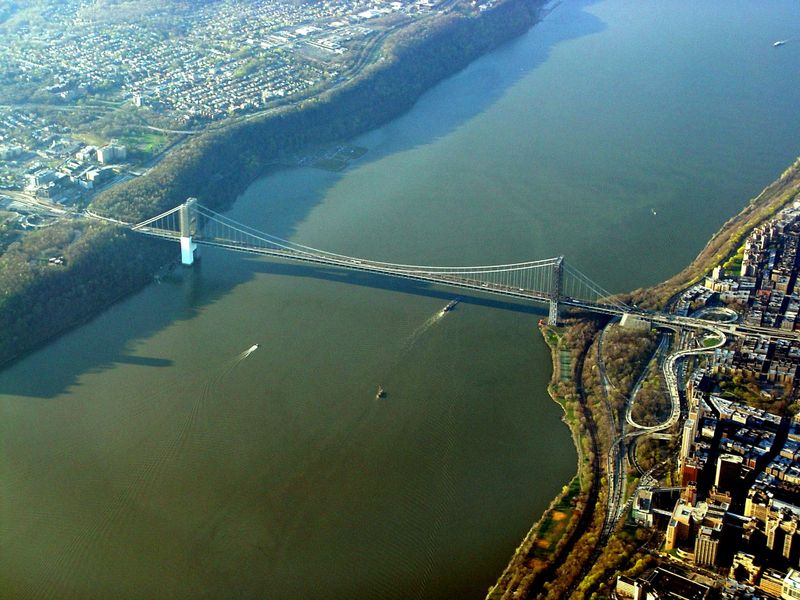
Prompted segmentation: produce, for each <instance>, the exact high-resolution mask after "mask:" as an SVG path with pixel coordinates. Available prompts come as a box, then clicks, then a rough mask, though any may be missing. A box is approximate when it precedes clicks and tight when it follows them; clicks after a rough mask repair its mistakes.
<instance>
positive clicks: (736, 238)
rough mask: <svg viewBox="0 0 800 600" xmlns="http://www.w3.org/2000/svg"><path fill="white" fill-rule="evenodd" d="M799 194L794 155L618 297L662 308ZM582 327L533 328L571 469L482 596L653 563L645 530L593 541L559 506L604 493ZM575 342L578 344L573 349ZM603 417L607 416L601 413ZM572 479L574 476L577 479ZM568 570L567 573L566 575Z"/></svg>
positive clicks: (598, 587)
mask: <svg viewBox="0 0 800 600" xmlns="http://www.w3.org/2000/svg"><path fill="white" fill-rule="evenodd" d="M799 197H800V159H798V160H796V161H795V162H794V163H793V164H792V165H791V166H790V167H789V168H788V169H786V170H785V171H784V172H783V173H782V174H781V176H780V177H779V178H778V179H777V180H776V181H774V182H773V183H771V184H770V185H769V186H767V187H766V188H764V190H762V192H761V193H760V194H759V195H758V196H756V197H755V198H753V199H752V200H751V201H750V202H749V203H748V204H747V205H746V206H745V207H744V208H743V209H742V210H741V211H740V212H739V213H738V214H737V215H736V216H734V217H732V218H731V219H729V220H728V221H726V222H725V223H724V224H723V225H722V227H721V228H720V229H719V230H718V231H717V232H716V233H715V234H714V235H713V236H712V237H711V239H710V240H709V241H708V243H707V244H706V246H705V247H704V248H703V250H702V251H701V252H700V254H698V256H697V258H695V259H694V260H693V261H692V262H691V263H690V264H689V265H688V266H687V267H686V268H685V269H683V270H682V271H680V272H679V273H677V274H676V275H675V276H673V277H672V278H670V279H668V280H667V281H665V282H663V283H661V284H659V285H657V286H654V287H653V288H650V289H640V290H635V291H634V292H632V293H631V294H630V295H629V297H628V298H626V300H627V301H633V302H636V303H638V304H640V305H641V306H647V307H650V308H663V307H664V306H666V304H667V303H668V302H669V300H670V299H671V298H672V297H673V296H674V295H675V294H676V293H678V292H679V291H681V290H683V289H685V288H687V287H689V286H691V285H693V284H694V283H697V282H698V281H700V280H701V279H702V278H703V277H704V276H705V275H706V274H707V273H708V272H710V271H711V270H712V269H713V268H714V267H716V266H717V265H720V264H722V263H724V262H725V261H726V260H727V259H729V258H730V257H731V256H733V255H734V254H735V253H736V252H737V251H738V249H739V247H740V246H741V245H742V243H743V241H744V239H746V237H747V236H748V235H749V233H750V232H751V231H752V230H753V229H755V228H756V227H758V226H759V225H761V224H762V223H764V222H765V221H767V220H769V219H770V218H771V217H772V216H773V215H775V213H777V212H778V211H779V210H780V209H781V208H783V207H784V206H786V205H787V204H788V203H789V202H792V201H795V200H797V199H798V198H799ZM587 328H588V330H589V331H590V330H591V329H592V328H593V321H589V320H578V321H574V322H572V323H570V324H569V325H568V326H567V327H565V328H560V329H554V328H550V327H547V326H543V327H542V328H541V333H542V336H543V338H544V340H545V342H546V343H547V345H548V347H549V348H550V353H551V359H552V370H553V371H552V380H551V384H550V386H548V392H549V394H550V396H551V398H552V399H553V400H554V401H555V402H557V403H558V404H559V405H560V406H561V407H562V409H563V410H564V422H565V423H566V424H567V426H568V427H569V428H570V432H571V433H572V438H573V441H574V443H575V448H576V450H577V451H578V456H579V460H578V474H577V475H576V478H575V479H573V480H572V482H570V484H569V485H568V486H565V487H564V489H563V490H562V492H561V493H560V494H559V495H558V496H557V497H556V498H554V499H553V501H552V502H551V504H550V506H549V507H548V508H547V510H546V511H545V512H544V514H543V515H542V517H541V518H540V519H539V520H538V521H537V522H536V523H535V524H534V525H533V527H531V529H530V530H529V531H528V533H527V535H526V536H525V538H524V539H523V541H522V543H521V544H520V545H519V547H518V548H517V549H516V550H515V552H514V554H513V556H512V558H511V560H510V561H509V563H508V565H507V567H506V569H505V570H504V572H503V573H502V575H501V576H500V578H499V579H498V581H497V583H496V584H495V585H494V586H493V587H492V588H491V589H490V590H489V594H488V595H487V600H498V599H501V598H502V599H510V598H527V597H542V598H557V597H560V596H559V595H558V594H560V593H562V592H563V593H564V594H565V597H566V596H569V597H578V598H583V597H585V596H587V595H588V594H590V593H592V592H597V591H600V592H602V593H607V592H608V591H609V590H610V589H611V584H612V580H613V579H615V577H616V574H618V573H622V574H626V575H629V576H635V575H637V574H639V573H640V572H642V571H643V570H644V569H645V568H646V567H647V566H648V565H651V564H652V563H653V562H654V559H653V557H651V556H650V555H649V554H648V553H647V552H646V551H645V550H644V547H645V546H646V544H647V543H648V542H649V541H650V537H652V536H650V535H648V534H647V533H646V532H642V531H640V530H638V529H636V528H633V529H629V530H625V529H616V530H615V531H614V532H613V533H612V534H611V536H610V537H609V539H608V540H607V543H606V545H605V547H600V548H597V542H598V537H597V533H596V531H595V530H594V529H593V528H589V527H587V525H588V521H589V520H588V519H584V520H583V522H580V521H581V520H580V519H579V516H580V515H581V512H580V511H579V510H577V509H574V508H573V510H572V511H571V512H569V511H567V510H566V508H567V507H568V506H572V507H575V506H577V505H578V503H579V502H580V499H581V498H582V497H583V495H586V497H589V496H590V495H593V496H594V498H595V501H596V499H597V497H598V496H606V495H607V494H608V491H609V490H608V474H605V476H601V474H600V470H601V468H600V463H601V462H602V461H600V460H599V456H601V447H600V446H601V444H600V443H598V441H597V436H596V432H597V429H598V423H596V422H595V421H594V417H593V414H592V412H591V409H590V408H589V407H590V406H591V405H592V404H599V403H600V400H601V399H600V398H599V396H600V394H599V393H597V392H596V391H595V392H592V390H591V389H590V390H588V391H587V394H586V395H583V394H582V393H581V392H582V391H583V390H584V386H585V381H584V372H583V361H584V360H585V358H586V356H587V353H588V352H589V351H590V349H591V348H592V347H593V345H594V336H593V335H592V334H589V339H586V337H587V334H586V331H587ZM571 337H574V338H577V339H578V340H580V341H579V342H578V343H577V344H575V342H574V341H570V338H571ZM576 347H577V348H580V349H581V350H580V351H579V352H578V354H577V356H574V354H575V349H576ZM565 351H568V352H569V362H570V366H568V367H567V368H565V365H564V362H565V356H564V353H565ZM617 358H618V359H624V358H625V357H624V356H618V357H617ZM631 360H633V356H631V357H629V359H628V362H630V361H631ZM578 367H580V368H578ZM592 371H594V369H592ZM595 389H597V388H595ZM596 396H597V397H596ZM601 418H603V417H601ZM606 420H607V421H608V419H607V418H606ZM608 424H609V423H606V425H608ZM589 465H594V467H593V469H591V470H590V469H588V466H589ZM587 480H588V485H587ZM576 482H579V484H578V485H577V486H576ZM593 489H594V491H592V490H593ZM578 490H579V491H578ZM600 512H602V511H600ZM556 515H558V516H561V515H564V517H563V520H564V521H565V523H564V524H561V525H560V526H559V527H557V528H553V527H552V526H551V524H552V523H553V522H554V520H555V517H556ZM578 545H582V546H586V547H588V548H591V549H592V550H593V551H591V552H586V551H584V552H582V553H580V554H581V555H582V556H577V554H578V553H574V554H573V555H571V556H570V557H569V558H570V560H571V562H573V563H577V566H579V567H580V568H577V569H573V570H572V571H571V573H570V572H568V571H567V569H565V568H564V565H563V564H562V563H563V562H564V561H565V559H566V556H565V554H566V553H565V552H564V549H565V548H570V549H572V548H575V547H576V546H578ZM543 548H544V549H547V550H552V552H551V553H550V554H549V555H545V556H542V554H541V552H540V551H541V549H543ZM595 548H597V550H594V549H595ZM576 559H577V560H576ZM592 560H593V562H592ZM555 571H558V572H559V573H560V577H559V590H558V591H556V593H555V595H554V590H553V589H551V588H549V587H547V586H546V584H547V581H548V580H549V579H550V578H551V577H552V573H553V572H555ZM548 574H549V575H550V577H548ZM570 574H571V575H572V576H573V578H572V579H569V575H570Z"/></svg>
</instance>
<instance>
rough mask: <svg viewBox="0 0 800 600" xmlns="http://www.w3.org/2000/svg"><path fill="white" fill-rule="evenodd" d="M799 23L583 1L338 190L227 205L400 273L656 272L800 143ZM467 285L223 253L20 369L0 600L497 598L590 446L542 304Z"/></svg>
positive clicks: (9, 399) (11, 382) (421, 109)
mask: <svg viewBox="0 0 800 600" xmlns="http://www.w3.org/2000/svg"><path fill="white" fill-rule="evenodd" d="M799 17H800V6H799V5H798V4H797V3H796V2H794V1H792V0H775V1H773V2H770V3H769V5H768V6H767V5H765V4H763V3H760V2H755V1H744V0H725V1H724V2H723V1H722V0H715V1H708V2H703V3H697V2H694V1H693V0H670V1H666V2H655V1H647V2H642V1H641V0H628V1H626V0H607V1H600V2H581V1H577V0H575V1H573V0H566V1H565V2H563V3H562V4H560V5H559V6H557V7H556V8H555V10H554V11H553V12H552V13H551V14H550V15H549V16H548V17H547V18H546V19H545V21H544V22H542V23H541V24H540V25H538V26H537V27H535V28H534V29H533V30H532V31H531V32H529V33H528V34H527V35H525V36H523V37H522V38H520V39H518V40H515V41H513V42H512V43H510V44H508V45H506V46H504V47H502V48H500V49H499V50H497V51H495V52H494V53H492V54H491V55H489V56H486V57H484V58H482V59H480V60H478V61H477V62H475V63H474V64H473V65H471V66H470V67H468V68H467V69H465V70H464V71H463V72H461V73H459V74H458V75H456V76H455V77H453V78H451V79H449V80H447V81H445V82H443V83H442V84H441V85H439V86H438V87H436V88H435V89H433V90H432V91H430V92H429V93H428V94H426V95H425V96H424V97H423V98H422V99H421V100H420V101H419V102H418V104H417V105H416V106H415V107H414V108H413V109H412V110H411V111H410V112H409V113H408V114H407V115H405V116H403V117H401V118H399V119H397V120H395V121H393V122H391V123H389V124H388V125H386V126H385V127H383V128H381V129H379V130H376V131H374V132H371V133H369V134H367V135H365V136H363V137H361V138H359V139H357V140H354V141H353V143H355V144H358V145H361V146H364V147H366V148H368V150H369V152H368V154H367V155H366V156H364V157H363V158H361V159H359V160H358V161H356V162H355V163H353V164H352V165H351V167H349V168H348V169H347V170H345V171H344V172H342V173H335V174H334V173H327V172H323V171H317V170H313V169H293V170H287V171H282V172H278V173H275V174H272V175H270V176H268V177H265V178H264V179H262V180H260V181H258V182H256V183H254V184H253V185H252V186H251V187H250V189H248V190H247V192H246V193H245V194H244V195H243V197H242V198H241V199H240V201H239V202H238V203H237V204H236V206H235V208H234V210H233V211H232V216H233V217H234V218H236V219H239V220H241V221H245V222H247V223H249V224H251V225H253V226H254V227H257V228H260V229H263V230H265V231H268V232H270V233H274V234H278V235H281V236H284V237H290V238H291V239H293V240H296V241H299V242H302V243H306V244H309V245H312V246H316V247H320V248H323V249H328V250H332V251H336V252H341V253H345V254H352V255H356V256H364V257H368V258H375V259H383V260H388V261H392V262H409V263H417V264H482V263H496V262H513V261H521V260H527V259H534V258H545V257H549V256H554V255H557V254H563V255H565V256H566V257H567V260H568V261H569V262H571V263H572V264H574V265H576V266H577V267H578V268H580V269H581V270H582V271H584V272H585V273H587V274H588V275H589V276H591V277H592V278H593V279H595V280H596V281H598V282H599V283H600V284H601V285H603V286H605V287H607V288H609V289H612V290H624V289H630V288H634V287H640V286H644V285H648V284H652V283H654V282H657V281H659V280H662V279H664V278H666V277H668V276H669V275H671V274H673V273H674V272H675V271H677V270H678V269H680V268H681V267H682V266H683V265H684V264H685V263H687V262H688V261H689V260H690V259H691V258H692V257H693V256H694V255H695V254H696V253H697V252H698V251H699V250H700V248H701V247H702V246H703V244H704V243H705V241H706V239H707V238H708V237H709V235H710V234H711V233H712V232H713V231H714V230H716V229H717V228H718V227H719V225H720V224H721V223H722V222H723V221H724V220H725V219H726V218H728V217H729V216H731V215H732V214H734V213H735V212H736V211H738V210H739V209H740V208H741V207H742V206H743V205H744V203H745V202H746V201H747V200H748V199H749V198H750V197H752V196H753V195H755V194H756V193H757V192H758V191H759V190H760V189H761V188H762V187H764V186H765V185H766V184H768V183H769V182H770V181H772V180H773V179H774V178H775V177H776V176H777V175H778V174H779V173H780V172H781V171H782V170H783V169H784V168H785V167H786V166H787V165H788V164H789V163H790V162H791V161H792V160H793V158H794V157H795V156H796V155H797V153H798V147H797V140H798V139H800V121H798V119H797V115H798V114H800V95H798V94H797V93H796V80H797V71H798V65H800V60H798V59H800V37H798V38H796V40H795V39H794V38H793V36H797V35H800V31H799V30H798V29H800V26H798V25H797V23H800V18H799ZM787 38H792V39H790V41H789V42H788V43H787V44H786V45H784V46H781V47H779V48H773V47H772V42H773V41H775V40H778V39H787ZM176 252H177V248H176ZM451 297H452V293H451V292H449V291H447V290H444V289H436V288H430V287H427V286H420V285H417V284H412V283H408V282H406V283H403V282H397V281H391V280H388V279H383V278H379V277H371V276H366V275H361V274H353V273H345V272H339V271H336V270H333V269H325V268H318V267H312V266H302V265H300V266H298V265H288V264H279V263H275V262H270V261H268V260H264V259H258V258H253V257H247V256H243V255H238V254H232V253H225V252H222V251H213V250H209V251H205V252H204V255H203V258H202V261H201V264H200V265H199V266H198V267H197V268H196V269H194V270H188V271H181V270H179V272H177V273H176V274H175V275H174V276H172V277H169V278H167V280H165V281H164V282H163V283H162V284H160V285H156V284H154V285H151V286H150V287H148V288H147V289H146V290H144V291H143V292H141V293H140V294H138V295H136V296H135V297H132V298H130V299H128V300H125V301H124V302H121V303H119V304H117V305H116V306H114V307H113V308H111V309H110V310H108V311H107V312H106V313H104V314H103V315H101V316H100V317H98V318H97V319H95V320H94V321H92V322H91V323H88V324H87V325H85V326H83V327H81V328H79V329H78V330H76V331H74V332H72V333H70V334H69V335H66V336H64V337H62V338H61V339H59V340H57V341H55V342H53V343H52V344H50V345H48V346H47V347H46V348H44V349H42V350H41V351H39V352H37V353H35V354H33V355H31V356H29V357H28V358H26V359H25V360H23V361H20V362H19V363H17V364H16V365H14V366H12V367H11V368H8V369H6V370H5V371H3V372H2V373H0V450H2V456H1V458H0V596H2V597H9V598H11V597H13V598H70V597H72V598H86V597H96V598H102V597H109V598H110V597H114V598H124V597H129V598H144V597H151V598H164V597H210V598H219V597H244V598H247V597H263V598H320V599H322V598H349V599H356V598H364V599H367V598H369V599H371V598H385V599H395V598H396V599H406V598H424V599H437V598H442V599H444V598H481V597H482V596H483V594H484V593H485V591H486V589H487V587H488V586H489V585H490V584H491V583H492V582H493V581H494V580H495V578H496V577H497V575H498V574H499V573H500V571H501V570H502V568H503V566H504V564H505V562H506V561H507V559H508V558H509V556H510V555H511V553H512V552H513V550H514V548H515V547H516V544H517V543H518V542H519V540H520V539H521V538H522V536H523V535H524V533H525V532H526V530H527V529H528V527H529V526H530V525H531V523H533V522H534V521H535V520H536V518H537V517H538V515H539V514H540V513H541V511H542V510H543V508H544V507H545V506H546V505H547V503H548V502H549V500H550V499H551V498H552V497H553V495H554V494H555V493H556V492H557V491H558V490H559V489H560V487H561V486H562V485H563V484H565V483H566V482H567V481H568V480H569V478H570V477H571V476H572V474H573V473H574V471H575V462H576V454H575V450H574V448H573V446H572V444H571V440H570V437H569V433H568V431H567V428H566V427H565V426H564V425H563V424H562V423H561V422H560V420H559V419H560V411H559V409H558V407H557V406H555V405H554V404H553V403H552V402H551V401H550V400H549V399H548V397H547V394H546V384H547V381H548V379H549V377H550V372H551V368H550V360H549V355H548V353H547V350H546V348H545V346H544V344H543V343H542V341H541V340H540V338H539V336H538V333H537V331H536V327H535V323H536V320H537V319H538V318H540V317H541V316H542V315H543V309H541V308H535V307H529V306H524V305H518V304H513V303H512V304H508V303H504V302H497V301H494V300H491V299H487V298H480V297H477V296H476V297H465V298H464V300H463V301H462V302H461V303H460V304H459V305H458V306H457V308H456V310H454V311H452V312H449V313H447V314H446V315H444V316H441V314H440V313H439V311H440V309H441V308H442V307H443V305H444V304H446V302H447V301H448V300H449V299H450V298H451ZM256 343H258V344H260V346H259V348H258V349H257V350H255V351H254V352H252V353H251V354H249V355H245V354H244V351H245V350H246V349H248V348H249V347H250V346H251V345H253V344H256ZM378 385H381V386H383V387H384V388H385V389H386V391H387V392H388V397H387V398H385V399H382V400H379V399H376V398H375V391H376V388H377V386H378Z"/></svg>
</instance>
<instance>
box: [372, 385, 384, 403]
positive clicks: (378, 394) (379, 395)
mask: <svg viewBox="0 0 800 600" xmlns="http://www.w3.org/2000/svg"><path fill="white" fill-rule="evenodd" d="M375 398H376V399H378V400H380V399H381V398H386V390H385V389H383V388H382V387H381V386H378V391H377V392H376V393H375Z"/></svg>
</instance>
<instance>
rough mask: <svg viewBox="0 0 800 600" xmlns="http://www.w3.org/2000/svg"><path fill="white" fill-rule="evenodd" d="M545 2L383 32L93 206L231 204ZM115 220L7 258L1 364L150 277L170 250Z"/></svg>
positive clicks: (421, 86)
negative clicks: (365, 53) (302, 90)
mask: <svg viewBox="0 0 800 600" xmlns="http://www.w3.org/2000/svg"><path fill="white" fill-rule="evenodd" d="M542 4H544V0H499V1H498V2H497V3H496V4H495V5H494V6H493V7H492V8H491V9H490V10H486V11H483V12H482V13H480V15H479V16H476V15H467V14H452V15H448V16H445V17H441V18H439V19H436V20H433V21H430V22H422V23H418V24H416V25H412V26H409V27H408V28H406V29H404V30H402V31H400V32H398V33H396V34H394V35H393V36H392V37H390V38H389V39H388V40H387V41H386V43H385V45H384V47H383V56H384V59H383V60H381V61H379V62H378V63H375V64H373V65H370V66H368V67H366V68H365V69H364V71H362V72H361V73H360V74H359V76H358V77H356V78H354V79H353V80H351V81H349V82H347V83H346V84H344V85H341V86H338V87H337V88H335V89H332V90H329V91H327V92H324V93H322V94H321V95H320V96H318V97H316V98H313V99H309V100H306V101H303V102H301V103H300V104H298V105H297V106H291V107H285V108H282V109H280V110H276V111H273V112H270V113H267V114H265V115H262V116H258V117H253V118H251V119H248V120H243V121H240V122H238V123H235V124H232V125H228V126H222V127H219V128H212V129H209V130H208V131H207V132H205V133H203V134H202V135H198V136H196V137H195V138H192V139H191V140H189V141H188V142H187V143H185V144H183V145H182V146H180V147H178V148H176V149H175V150H173V151H172V152H171V153H170V154H169V155H168V156H167V157H165V158H164V160H162V161H161V163H160V164H159V165H158V166H157V167H156V168H154V169H153V170H152V171H150V172H149V173H148V174H147V175H146V176H143V177H140V178H138V179H136V180H132V181H129V182H127V183H125V184H122V185H119V186H116V187H114V188H113V189H111V190H109V191H107V192H104V193H103V194H101V195H99V196H98V197H97V198H96V199H95V200H94V202H93V203H92V206H91V209H92V210H94V211H96V212H98V213H101V214H108V215H112V216H114V217H116V218H119V219H123V220H125V221H129V222H137V221H139V220H142V219H144V218H146V217H148V216H152V215H154V214H157V213H159V212H161V211H163V210H166V209H168V208H171V207H173V206H176V205H177V204H180V203H181V202H183V201H184V200H185V199H186V198H187V197H189V196H195V197H197V198H199V200H200V202H201V203H203V204H205V205H206V206H209V207H211V208H223V207H225V206H227V205H230V204H231V203H232V202H233V201H234V200H235V199H236V197H237V196H238V195H239V194H240V193H242V192H243V191H244V189H245V188H246V187H247V186H248V185H249V184H250V183H251V182H252V181H253V180H254V179H256V178H257V177H258V176H260V175H261V174H262V173H264V171H265V170H266V169H267V168H268V167H269V166H270V165H274V164H276V163H277V162H280V160H281V158H282V157H285V156H286V155H288V154H293V153H297V152H299V151H302V149H303V148H306V147H308V146H310V145H312V144H325V143H329V142H332V141H336V140H342V139H348V138H352V137H354V136H356V135H358V134H361V133H364V132H366V131H369V130H370V129H374V128H375V127H377V126H379V125H381V124H383V123H386V122H387V121H389V120H391V119H392V118H394V117H397V116H399V115H400V114H402V113H403V112H405V111H407V110H408V109H409V108H410V107H411V106H413V104H414V103H415V102H416V100H417V99H418V98H419V97H420V96H421V95H422V94H423V93H424V92H425V91H426V90H427V89H429V88H430V87H432V86H433V85H434V84H436V83H437V82H438V81H441V80H442V79H444V78H445V77H447V76H449V75H452V74H453V73H456V72H457V71H459V70H461V69H462V68H464V67H465V66H466V65H467V64H469V63H470V62H471V61H472V60H474V59H475V58H477V57H478V56H480V55H481V54H484V53H486V52H488V51H489V50H491V49H493V48H495V47H497V46H498V45H500V44H502V43H503V42H505V41H508V40H510V39H512V38H513V37H515V36H518V35H520V34H522V33H524V32H525V31H526V30H527V29H528V28H530V27H531V26H532V25H533V24H534V23H535V22H536V20H537V17H538V14H539V9H540V7H541V6H542ZM109 229H110V228H109V227H106V226H100V225H97V224H93V225H92V226H90V227H87V226H86V225H85V224H84V225H75V224H65V225H61V226H56V227H51V228H48V230H46V231H41V232H36V233H31V234H29V235H28V236H26V237H25V238H24V239H23V241H22V242H20V243H18V244H14V245H12V248H9V251H8V252H6V253H5V254H4V255H3V256H0V290H2V295H0V331H2V332H3V333H2V336H0V364H2V363H4V362H8V361H9V360H13V359H14V358H16V357H18V356H20V355H22V354H24V353H25V352H28V351H30V350H32V349H33V348H35V347H37V346H39V345H41V344H42V343H43V342H44V341H46V340H47V339H48V338H51V337H53V336H55V335H58V334H59V333H61V332H63V331H65V330H66V329H69V328H71V327H73V326H75V325H76V324H78V323H80V322H82V321H85V320H86V319H87V318H89V317H91V316H92V315H93V314H97V313H99V312H100V311H101V310H103V309H104V308H106V307H108V306H109V305H110V304H111V303H112V302H113V301H115V300H116V299H118V298H120V297H121V296H124V295H126V294H129V293H131V292H133V291H136V290H137V289H140V288H141V287H142V286H143V285H145V284H146V283H147V282H148V281H150V280H151V279H152V275H153V273H154V272H155V271H156V269H157V268H158V267H159V266H160V265H161V264H163V262H164V259H165V256H166V255H167V253H168V248H167V247H165V246H164V245H163V244H159V243H158V242H155V241H152V240H144V239H142V238H141V236H137V235H135V234H131V233H129V232H122V231H117V232H116V233H111V231H110V230H109ZM54 240H55V241H54ZM58 240H67V241H65V242H64V243H63V244H61V243H57V241H58ZM69 240H73V241H69ZM42 248H59V250H60V252H61V253H62V254H64V255H65V256H66V257H67V259H68V260H67V264H66V266H65V267H64V268H60V269H52V268H48V266H47V265H42V264H40V263H38V262H37V260H36V257H37V256H39V255H40V254H41V251H42ZM175 252H177V251H175ZM119 256H128V257H135V264H134V263H132V262H131V261H128V263H127V264H122V265H120V264H119V261H118V260H116V259H115V258H114V257H119ZM54 303H55V304H57V305H58V310H57V311H56V310H53V306H54Z"/></svg>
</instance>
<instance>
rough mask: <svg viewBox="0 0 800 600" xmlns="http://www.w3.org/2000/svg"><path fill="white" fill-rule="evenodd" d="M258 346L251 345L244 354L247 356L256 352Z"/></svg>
mask: <svg viewBox="0 0 800 600" xmlns="http://www.w3.org/2000/svg"><path fill="white" fill-rule="evenodd" d="M259 346H260V344H253V345H252V346H250V347H249V348H248V349H247V350H246V351H245V352H247V353H248V354H250V353H251V352H255V351H256V350H258V347H259Z"/></svg>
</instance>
